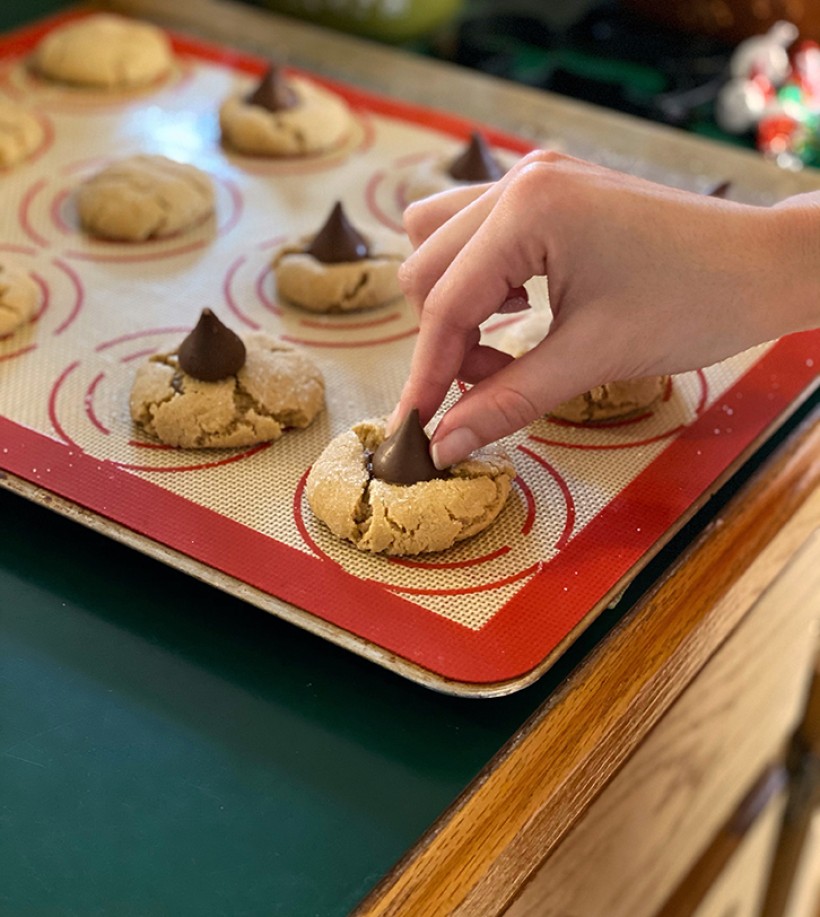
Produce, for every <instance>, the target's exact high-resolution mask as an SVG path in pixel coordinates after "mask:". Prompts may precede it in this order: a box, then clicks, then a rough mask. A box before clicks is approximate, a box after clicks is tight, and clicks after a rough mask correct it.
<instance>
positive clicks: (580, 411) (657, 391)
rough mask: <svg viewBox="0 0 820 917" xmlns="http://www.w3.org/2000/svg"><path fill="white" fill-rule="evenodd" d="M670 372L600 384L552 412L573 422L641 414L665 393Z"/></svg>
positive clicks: (618, 418)
mask: <svg viewBox="0 0 820 917" xmlns="http://www.w3.org/2000/svg"><path fill="white" fill-rule="evenodd" d="M668 384H669V376H645V377H643V378H641V379H624V380H622V381H620V382H608V383H606V384H605V385H596V386H595V387H594V388H591V389H590V390H589V391H588V392H584V393H583V394H581V395H577V396H576V397H575V398H570V400H569V401H565V402H564V403H563V404H559V405H558V407H557V408H554V409H553V410H552V411H551V412H550V415H551V416H552V417H557V418H559V419H560V420H568V421H570V422H572V423H601V422H604V421H607V420H622V419H625V418H628V417H632V416H634V415H635V414H640V413H641V411H645V410H646V409H647V408H650V407H652V405H653V404H655V403H656V402H657V401H660V399H661V398H662V397H663V394H664V392H665V391H666V386H667V385H668Z"/></svg>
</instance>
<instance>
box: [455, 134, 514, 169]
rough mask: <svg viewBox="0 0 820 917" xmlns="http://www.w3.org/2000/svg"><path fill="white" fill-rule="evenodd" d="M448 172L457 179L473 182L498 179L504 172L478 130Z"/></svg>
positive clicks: (471, 136)
mask: <svg viewBox="0 0 820 917" xmlns="http://www.w3.org/2000/svg"><path fill="white" fill-rule="evenodd" d="M447 172H448V173H449V174H450V176H451V177H452V178H454V179H456V181H472V182H479V181H497V180H498V179H499V178H501V176H502V175H503V174H504V170H503V169H502V168H501V166H500V165H499V163H498V162H497V160H496V159H495V158H494V157H493V155H492V153H491V152H490V148H489V147H488V146H487V141H486V140H485V139H484V136H483V135H482V134H480V133H478V131H473V133H472V134H471V135H470V142H469V144H468V145H467V148H466V149H465V150H464V152H463V153H462V154H461V155H460V156H457V157H456V158H455V159H454V160H453V161H452V162H451V163H450V168H449V169H448V170H447Z"/></svg>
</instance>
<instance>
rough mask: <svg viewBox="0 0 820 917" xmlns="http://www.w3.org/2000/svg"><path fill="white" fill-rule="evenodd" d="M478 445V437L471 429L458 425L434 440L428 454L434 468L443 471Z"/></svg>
mask: <svg viewBox="0 0 820 917" xmlns="http://www.w3.org/2000/svg"><path fill="white" fill-rule="evenodd" d="M479 445H480V443H479V441H478V437H477V436H476V435H475V433H473V431H472V430H468V429H467V427H459V428H458V429H456V430H451V431H450V432H449V433H448V434H447V435H446V436H444V437H442V439H440V440H437V441H436V442H434V443H433V444H432V445H431V446H430V455H431V456H432V459H433V464H434V465H435V466H436V468H438V470H439V471H444V469H445V468H449V467H450V465H454V464H455V463H456V462H460V461H461V460H462V459H465V458H467V456H468V455H469V454H470V453H471V452H472V451H473V449H477V448H478V447H479Z"/></svg>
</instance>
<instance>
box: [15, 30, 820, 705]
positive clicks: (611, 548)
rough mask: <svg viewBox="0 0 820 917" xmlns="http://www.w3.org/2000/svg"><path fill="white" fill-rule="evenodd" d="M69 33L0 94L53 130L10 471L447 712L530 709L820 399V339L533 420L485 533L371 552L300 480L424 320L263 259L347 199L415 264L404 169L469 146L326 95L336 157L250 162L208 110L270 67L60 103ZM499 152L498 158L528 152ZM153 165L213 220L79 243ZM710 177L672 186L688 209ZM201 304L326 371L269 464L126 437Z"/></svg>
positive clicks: (519, 148) (189, 62) (204, 48)
mask: <svg viewBox="0 0 820 917" xmlns="http://www.w3.org/2000/svg"><path fill="white" fill-rule="evenodd" d="M65 18H66V17H59V18H54V19H50V20H47V21H45V22H43V23H40V24H38V25H36V26H35V27H32V28H29V29H26V30H23V31H20V32H17V33H14V34H13V35H9V36H7V37H6V38H5V39H4V40H3V41H2V44H0V49H2V54H3V56H2V62H1V64H0V92H2V93H3V94H4V95H5V96H7V97H8V98H10V99H13V100H15V101H18V102H21V103H24V104H25V105H27V106H28V107H30V108H31V109H32V110H33V111H34V112H35V113H36V115H37V117H38V119H39V121H40V124H41V126H42V142H41V144H40V146H39V148H38V149H37V150H36V151H35V153H34V154H33V155H32V156H31V157H30V158H29V159H28V161H26V162H24V163H22V164H20V165H18V166H16V167H15V168H13V169H9V170H7V171H6V172H4V173H2V174H0V183H2V193H3V203H4V206H3V209H2V216H0V255H3V256H5V257H7V258H11V257H13V258H14V259H15V260H16V262H17V263H18V264H21V265H22V266H23V267H24V268H25V269H26V270H27V271H28V272H29V274H30V276H31V277H32V278H33V279H34V281H35V282H36V284H37V286H38V288H39V291H40V303H39V307H38V311H37V314H36V316H35V318H34V320H33V321H32V322H31V323H30V324H28V325H27V326H26V327H24V328H22V329H20V330H19V331H17V332H16V333H15V334H13V335H10V336H8V337H6V338H4V339H2V340H0V467H2V468H3V469H4V470H5V471H6V472H9V473H11V474H13V475H15V476H17V477H18V478H22V479H24V480H25V481H27V482H30V484H31V485H33V486H34V487H35V489H36V492H39V493H42V492H48V493H52V494H56V495H58V496H59V497H60V498H62V499H63V500H64V501H67V504H68V505H72V506H79V507H83V508H85V509H86V510H90V511H91V513H92V518H96V519H101V520H111V521H112V522H113V523H116V524H117V525H118V526H121V527H124V529H125V530H128V531H129V532H131V533H133V535H134V538H133V539H131V543H134V544H136V545H137V546H138V547H141V548H143V549H145V550H148V551H150V550H151V548H152V546H157V545H160V546H165V547H167V548H170V549H172V550H171V551H168V552H165V554H163V556H164V558H165V559H166V560H168V561H169V562H171V563H176V564H177V565H178V566H180V567H182V568H183V569H186V570H188V571H189V572H193V573H195V574H200V575H201V574H202V573H203V571H205V572H208V573H212V574H213V576H210V577H206V578H210V579H211V581H214V582H216V583H218V584H219V585H221V586H222V587H223V588H228V589H231V590H232V591H234V592H236V593H237V594H239V595H242V596H243V597H245V598H247V599H248V600H249V601H251V602H254V603H255V604H258V605H261V606H262V607H264V608H266V609H268V610H271V611H273V612H274V613H280V614H283V616H285V617H287V618H288V619H289V620H291V621H295V622H296V623H298V624H301V625H302V626H304V627H306V628H308V629H311V630H313V631H315V632H317V633H321V634H322V635H323V636H325V637H327V638H329V639H332V640H335V641H336V642H339V643H341V644H343V645H345V646H348V647H349V648H351V649H354V650H355V651H356V652H359V653H362V654H363V655H366V656H370V657H371V658H373V659H375V660H376V661H378V662H379V663H380V664H382V665H386V666H388V667H392V668H394V669H396V670H397V671H399V672H401V673H402V674H404V675H409V676H410V677H412V678H416V679H418V680H419V681H422V682H423V683H425V684H428V685H432V686H434V687H436V688H439V689H441V690H446V691H452V692H454V693H465V694H478V695H482V694H484V695H488V696H489V695H492V694H498V693H504V692H507V691H510V690H514V689H515V688H517V687H521V686H523V685H525V684H527V683H529V681H531V680H532V679H533V678H534V677H535V676H536V675H537V674H538V673H539V672H542V671H543V670H544V668H545V667H546V666H547V665H548V663H549V661H550V660H551V659H552V658H554V656H555V655H556V653H557V652H559V651H560V649H561V648H562V647H563V646H565V645H566V643H567V641H568V640H569V639H571V638H572V636H573V635H574V634H576V633H577V632H578V631H579V629H580V628H581V627H583V626H584V624H585V623H587V622H589V621H590V620H591V619H592V618H593V617H594V616H595V614H597V613H598V612H599V611H600V610H601V609H602V608H603V607H605V605H606V603H607V602H608V601H609V600H611V598H612V597H613V595H615V594H616V592H617V590H618V589H619V588H622V587H623V585H624V584H625V582H626V581H627V580H628V578H629V577H630V575H634V572H635V571H636V570H637V569H638V568H639V567H640V566H641V565H642V564H643V563H644V562H645V561H646V560H647V558H648V557H649V556H651V554H652V553H653V552H654V551H655V550H657V548H658V546H659V545H660V544H662V543H663V542H664V541H665V540H667V539H668V537H669V536H670V534H671V533H672V532H673V531H674V530H675V529H676V527H679V526H680V524H681V523H682V521H683V520H684V519H685V518H686V517H687V514H690V513H691V512H692V510H693V507H694V506H695V505H696V504H697V503H698V501H701V500H702V499H703V498H704V495H706V494H708V493H709V492H710V489H711V488H713V487H714V486H715V485H716V482H717V481H718V480H719V479H720V478H721V476H723V475H725V473H726V472H727V470H729V469H730V468H731V467H732V466H733V464H735V463H737V462H738V461H739V460H740V459H741V458H742V456H743V454H744V452H745V451H747V450H748V449H749V448H750V447H751V446H752V445H753V444H755V443H756V442H757V441H759V439H760V437H761V436H762V435H764V434H765V432H766V431H767V430H769V429H770V428H771V427H772V426H773V425H774V424H776V423H777V421H778V419H779V418H782V417H783V416H784V415H785V414H786V413H788V412H789V411H790V409H791V408H792V406H793V405H794V404H795V403H796V402H798V401H799V400H800V399H801V397H803V396H804V395H805V394H806V392H807V390H808V389H809V387H810V386H811V385H812V383H813V381H814V380H815V379H816V365H815V361H817V360H820V335H818V334H805V335H800V336H794V337H791V338H789V339H784V340H783V341H780V342H777V343H774V344H771V345H767V346H764V347H761V348H758V349H757V350H755V351H753V352H749V353H746V354H742V355H740V356H738V357H737V358H734V359H732V360H729V361H727V362H725V363H723V364H720V365H718V366H714V367H711V368H708V369H705V370H703V371H700V372H695V373H689V374H685V375H681V376H678V377H675V378H674V379H673V380H672V382H671V384H670V386H669V387H668V389H667V391H666V393H665V395H664V398H663V399H662V401H661V402H660V403H659V404H658V405H657V406H656V407H655V408H653V409H652V410H650V411H647V412H645V413H644V414H642V415H640V416H637V417H633V418H630V419H629V420H626V421H622V422H620V423H611V424H607V425H601V426H596V427H584V426H580V425H573V424H570V423H559V422H556V421H553V420H549V419H543V420H540V421H538V422H537V423H535V424H533V425H532V426H531V427H530V428H529V429H527V430H526V431H523V432H521V433H520V434H518V435H517V436H514V437H511V438H510V440H509V442H508V443H507V445H508V447H509V450H510V454H511V456H512V457H513V459H514V461H515V464H516V466H517V469H518V472H519V477H518V479H517V480H516V482H515V485H514V488H513V492H512V495H511V497H510V499H509V501H508V504H507V506H506V507H505V509H504V511H503V513H502V515H501V516H500V517H499V519H498V520H497V522H496V523H495V524H494V525H493V526H492V527H491V528H490V529H489V530H488V531H486V532H485V533H483V534H481V535H480V536H478V537H476V538H474V539H472V540H470V541H468V542H466V543H463V544H461V545H459V546H457V547H455V548H454V549H452V550H450V551H448V552H444V553H442V554H438V555H432V556H420V557H414V558H386V557H378V556H375V557H374V556H370V555H366V554H363V553H361V552H358V551H357V550H356V549H355V548H354V547H352V546H351V545H348V544H346V543H342V542H340V541H337V540H336V539H335V538H333V537H332V536H331V535H330V534H329V533H328V532H327V531H326V530H325V529H324V528H323V527H322V525H321V524H318V523H317V522H316V520H315V519H314V518H313V517H312V516H311V513H310V510H309V509H308V508H307V506H306V503H305V499H304V483H305V477H306V474H307V471H308V469H309V467H310V464H311V462H312V461H313V460H314V459H315V458H316V456H317V455H318V454H319V453H320V452H321V450H322V449H323V447H324V446H325V444H326V443H327V442H328V441H329V439H330V438H331V437H333V436H334V435H336V434H337V433H339V432H340V431H342V430H345V429H348V428H349V427H350V426H351V425H352V424H354V423H356V422H357V421H359V420H361V419H363V418H365V417H372V416H378V415H383V414H386V413H388V412H389V411H390V410H391V409H392V408H393V406H394V404H395V401H396V399H397V396H398V393H399V390H400V388H401V385H402V383H403V381H404V378H405V375H406V371H407V367H408V365H409V359H410V354H411V351H412V347H413V344H414V340H415V335H416V331H417V326H416V319H415V315H414V313H413V311H412V309H411V308H410V307H409V305H408V304H407V303H405V302H403V301H398V302H393V303H391V304H389V305H387V306H385V307H383V308H381V309H379V310H377V311H372V312H368V313H359V314H355V315H347V316H321V315H318V316H317V315H309V314H307V313H304V312H302V311H300V310H298V309H296V308H294V307H292V306H289V305H288V304H286V303H283V302H280V301H279V300H278V298H277V296H276V290H275V285H274V279H273V276H272V273H271V269H270V257H271V252H272V251H273V249H274V248H275V247H276V246H277V245H278V244H279V243H281V242H282V241H284V240H285V239H288V238H291V237H293V236H298V235H302V234H304V233H309V232H312V231H315V230H316V229H317V228H318V226H319V225H320V223H321V221H322V220H323V219H324V217H325V215H326V214H327V212H328V210H329V207H330V205H331V204H332V202H333V201H334V200H335V199H337V198H338V199H341V200H343V202H344V204H345V207H346V210H347V212H348V214H349V216H350V217H351V219H352V221H353V222H354V224H356V225H358V226H359V227H360V228H363V229H367V228H368V227H376V228H377V229H378V230H379V231H381V232H383V233H385V234H386V235H387V236H388V237H392V238H393V239H394V240H395V243H396V245H397V246H399V247H404V246H406V240H405V238H404V236H403V234H402V231H401V210H402V207H403V205H404V189H405V187H406V184H407V181H408V177H409V175H410V174H411V171H412V170H413V169H414V168H416V167H417V165H418V163H420V162H421V161H423V160H425V159H428V158H430V157H431V156H435V155H440V154H441V153H443V152H450V153H455V152H456V151H458V150H460V149H461V148H462V146H463V143H464V140H465V138H466V137H467V136H468V135H469V132H470V130H471V129H473V128H474V127H475V126H476V125H474V124H471V123H467V122H466V121H463V120H460V119H458V118H456V117H453V116H450V115H446V114H442V113H440V112H434V111H429V110H424V109H420V108H418V107H414V106H409V105H406V104H403V103H399V102H396V101H393V100H390V99H384V98H380V97H375V96H373V95H369V94H367V93H365V92H362V91H360V90H358V89H355V88H353V87H350V86H345V85H339V84H329V83H327V81H320V82H324V83H325V85H329V86H330V87H331V88H333V89H335V91H337V92H338V93H340V94H341V95H343V96H344V97H345V98H346V99H347V100H348V102H349V103H350V105H351V107H352V109H353V112H354V126H353V128H352V130H351V133H350V135H349V136H348V137H347V139H346V141H345V143H344V145H343V146H342V148H340V149H338V150H336V151H334V152H333V153H329V154H327V155H322V156H317V157H313V158H309V159H283V160H267V159H255V158H249V157H243V156H239V155H235V154H233V153H231V152H228V151H226V150H225V149H223V147H222V146H221V144H220V141H219V132H218V123H217V115H216V109H217V107H218V104H219V102H220V101H221V100H222V99H223V98H225V97H226V96H227V95H229V94H230V93H232V92H235V91H238V90H241V89H246V90H249V89H250V88H251V87H252V86H253V85H254V84H255V81H256V79H257V78H258V76H259V75H260V74H261V73H262V72H263V71H264V69H265V67H266V65H267V62H266V61H264V60H262V59H260V58H258V57H251V56H248V55H245V54H240V53H236V52H232V51H230V50H226V49H224V48H218V47H213V46H209V45H206V44H203V43H201V42H198V41H197V42H194V41H191V40H189V39H187V38H184V37H180V36H176V37H174V38H173V41H174V49H175V53H176V66H175V69H174V72H173V73H172V74H171V75H170V76H169V77H168V78H166V79H164V80H163V81H162V82H160V83H158V84H156V85H154V86H151V87H149V88H147V89H144V90H140V91H135V92H127V93H102V92H95V91H88V90H77V89H71V88H64V87H60V86H57V85H55V84H52V83H47V82H44V81H42V80H41V79H39V78H38V77H37V76H36V75H35V74H34V73H33V72H32V71H31V69H30V68H29V66H28V65H27V58H28V55H29V54H30V51H31V49H32V48H33V47H34V46H35V44H36V42H37V41H38V40H39V39H40V38H41V37H42V35H43V34H45V32H46V31H48V30H49V29H50V28H53V27H54V26H55V25H56V24H58V23H60V22H63V21H65ZM485 130H486V132H487V134H488V136H489V138H490V140H491V141H492V142H493V143H494V144H495V146H496V147H497V148H498V149H499V150H506V151H507V154H505V155H511V156H512V155H517V154H520V153H522V152H524V151H526V149H527V148H528V146H527V144H526V143H525V142H523V141H519V140H518V139H516V138H514V137H510V136H504V135H502V134H500V133H498V132H496V131H493V130H492V129H491V128H489V127H487V126H485ZM137 152H152V153H162V154H164V155H167V156H170V157H172V158H174V159H178V160H181V161H186V162H191V163H193V164H195V165H197V166H199V167H200V168H202V169H204V170H205V171H207V172H208V173H209V174H210V175H211V176H212V177H213V180H214V183H215V186H216V191H217V208H216V215H215V217H214V218H213V219H212V220H210V221H208V222H207V223H205V224H203V225H200V226H197V227H196V228H194V229H193V230H191V231H189V232H187V233H184V234H182V235H179V236H177V237H175V238H170V239H166V240H163V241H151V242H146V243H141V244H119V243H112V242H101V241H95V240H93V239H91V238H89V237H87V236H85V235H84V234H83V233H82V232H81V231H80V229H79V225H78V220H77V215H76V212H75V208H74V197H73V194H74V189H75V188H76V186H77V184H78V182H80V181H81V180H82V179H83V178H84V177H85V176H87V175H89V174H91V173H92V172H94V171H95V170H97V169H98V168H100V167H101V165H103V164H105V163H107V162H110V161H112V160H113V159H115V158H118V157H120V156H123V155H126V154H129V153H137ZM719 177H720V176H717V178H719ZM715 178H716V176H701V177H697V176H670V180H671V181H673V182H675V181H676V182H677V183H679V184H681V185H687V184H688V185H689V186H690V187H696V186H697V185H698V183H700V184H702V185H703V186H706V185H708V184H710V182H712V181H713V180H714V179H715ZM613 219H614V220H616V219H617V216H616V215H613ZM205 306H208V307H211V308H212V309H214V311H216V313H217V314H218V315H219V316H220V317H222V318H223V320H224V321H226V323H228V324H229V325H231V326H232V327H234V328H235V330H237V331H239V332H242V331H248V330H252V329H260V328H261V329H264V330H267V331H269V332H272V333H275V334H278V335H281V336H282V337H283V338H285V339H286V340H288V341H291V342H295V343H298V344H299V345H301V346H303V347H305V348H306V349H307V350H308V351H309V352H310V353H311V355H312V356H313V357H314V358H315V359H316V361H317V362H318V363H319V365H320V366H321V369H322V371H323V373H324V375H325V378H326V382H327V409H326V410H325V411H324V412H323V413H322V414H321V415H320V417H319V418H318V419H317V421H315V422H314V423H313V424H312V425H311V426H310V427H309V428H308V429H306V430H304V431H298V432H289V433H287V434H286V435H285V436H284V437H283V438H282V439H280V440H279V441H277V442H275V443H273V444H267V445H263V446H257V447H254V448H247V449H235V450H217V451H191V450H182V449H171V448H166V447H163V446H161V445H160V444H158V443H156V442H154V441H151V440H150V439H149V438H148V437H146V436H145V435H144V434H142V433H141V432H140V431H139V430H138V429H136V428H135V427H134V425H133V424H132V422H131V420H130V417H129V412H128V396H129V390H130V386H131V381H132V379H133V374H134V371H135V367H136V366H137V365H138V364H139V363H140V362H141V361H142V360H144V359H146V358H147V357H148V356H149V355H150V354H151V353H154V352H156V351H158V350H163V349H167V348H172V347H174V346H175V345H176V344H178V343H179V341H180V340H181V339H182V338H183V337H184V335H185V334H186V333H187V331H188V330H189V329H190V328H191V327H192V326H193V324H194V323H195V322H196V319H197V318H198V316H199V313H200V311H201V310H202V308H203V307H205ZM518 320H520V317H514V318H512V319H510V318H509V317H507V318H506V319H504V320H503V321H502V320H499V321H498V322H497V323H496V324H495V326H493V325H492V324H491V325H490V326H488V329H487V333H488V334H489V335H493V334H495V335H501V334H504V333H507V331H508V330H509V323H510V321H513V322H514V321H518ZM456 396H457V392H456V393H455V394H454V395H453V397H456ZM183 561H184V562H183ZM189 561H190V562H192V563H188V562H189ZM220 577H222V578H223V579H220ZM268 599H269V600H270V601H268Z"/></svg>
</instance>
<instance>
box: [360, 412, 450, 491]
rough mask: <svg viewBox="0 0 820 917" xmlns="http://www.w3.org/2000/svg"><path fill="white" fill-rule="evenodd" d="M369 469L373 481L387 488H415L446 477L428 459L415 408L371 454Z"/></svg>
mask: <svg viewBox="0 0 820 917" xmlns="http://www.w3.org/2000/svg"><path fill="white" fill-rule="evenodd" d="M371 468H372V469H373V476H374V477H376V478H378V479H379V480H380V481H386V482H387V483H388V484H417V483H418V482H419V481H432V480H434V479H435V478H444V477H446V474H445V473H444V472H443V471H439V470H438V468H436V466H435V465H434V464H433V460H432V459H431V458H430V440H429V439H428V438H427V434H426V433H425V432H424V427H422V425H421V420H420V419H419V412H418V410H417V409H415V408H414V409H413V410H412V411H410V413H409V414H408V415H407V417H405V418H404V420H403V421H402V423H401V426H400V427H399V428H398V430H396V432H395V433H393V435H392V436H388V437H387V439H386V440H384V442H383V443H382V444H381V445H380V446H379V447H378V449H376V451H375V452H374V453H373V458H372V459H371Z"/></svg>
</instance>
